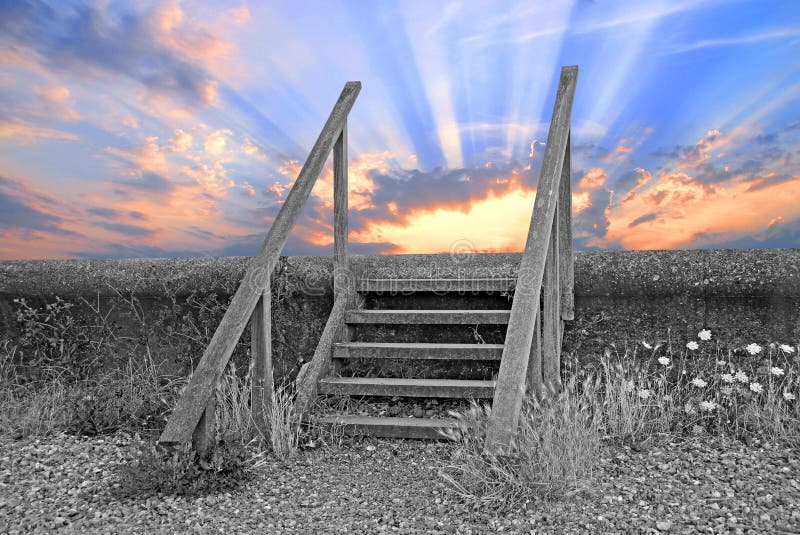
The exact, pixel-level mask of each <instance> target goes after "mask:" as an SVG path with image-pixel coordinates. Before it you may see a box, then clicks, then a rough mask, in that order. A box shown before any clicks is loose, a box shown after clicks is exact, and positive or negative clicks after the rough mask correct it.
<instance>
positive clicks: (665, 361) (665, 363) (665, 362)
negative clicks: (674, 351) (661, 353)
mask: <svg viewBox="0 0 800 535" xmlns="http://www.w3.org/2000/svg"><path fill="white" fill-rule="evenodd" d="M658 363H659V364H661V365H663V366H669V358H667V357H658Z"/></svg>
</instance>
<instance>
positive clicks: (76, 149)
mask: <svg viewBox="0 0 800 535" xmlns="http://www.w3.org/2000/svg"><path fill="white" fill-rule="evenodd" d="M565 65H578V67H579V75H578V84H577V89H576V93H575V101H574V106H573V112H572V196H573V234H574V239H575V247H576V248H578V249H601V250H619V249H696V248H753V247H800V2H795V1H782V2H776V1H768V0H754V1H744V0H741V1H740V0H725V1H714V0H705V1H697V0H669V1H666V0H665V1H658V0H653V1H648V2H641V1H639V0H633V1H625V0H619V1H610V0H605V1H604V0H595V1H591V0H575V1H551V0H548V1H546V2H545V1H534V0H526V1H519V2H517V1H505V0H486V1H463V2H459V1H441V2H439V1H437V2H430V1H427V0H425V1H416V0H405V1H400V0H397V1H384V0H379V1H374V2H372V1H369V2H368V1H337V0H330V1H327V0H326V1H324V2H322V1H314V2H308V1H297V0H292V1H286V2H281V1H275V2H256V1H236V2H231V3H228V2H215V1H205V2H201V1H194V0H183V1H180V0H171V1H166V2H153V1H137V2H108V1H99V2H95V3H83V2H72V1H68V0H58V1H53V2H37V1H25V0H0V259H38V258H48V259H49V258H131V257H175V256H196V255H217V256H219V255H222V256H227V255H251V254H254V253H255V252H256V251H257V250H258V248H259V246H260V244H261V242H262V240H263V239H264V236H265V235H266V232H267V230H268V229H269V226H270V224H271V222H272V221H273V219H274V217H275V216H276V214H277V213H278V210H279V209H280V207H281V204H282V203H283V201H284V199H285V198H286V194H287V193H288V191H289V190H290V189H291V187H292V184H293V182H294V180H295V178H296V177H297V173H298V172H299V169H300V167H301V166H302V163H303V162H304V161H305V158H306V157H307V155H308V152H309V150H310V148H311V146H312V145H313V143H314V141H315V140H316V138H317V136H318V135H319V132H320V130H321V128H322V125H323V124H324V122H325V120H326V118H327V116H328V114H329V113H330V110H331V108H332V106H333V104H334V103H335V101H336V99H337V97H338V95H339V93H340V92H341V90H342V87H343V85H344V83H345V82H347V81H349V80H359V81H361V82H362V85H363V87H362V90H361V93H360V95H359V97H358V99H357V101H356V103H355V105H354V107H353V110H352V112H351V114H350V117H349V119H348V135H349V161H350V171H349V175H350V212H349V216H350V251H351V252H352V253H357V254H375V253H381V254H393V253H435V252H448V251H453V250H454V249H458V250H459V251H460V252H463V250H464V249H465V248H466V249H467V250H474V251H482V252H491V251H521V250H522V249H523V247H524V241H525V236H526V234H527V230H528V225H529V222H530V217H531V210H532V208H533V199H534V197H535V194H536V185H537V182H538V178H539V173H540V171H541V162H542V155H543V153H544V148H545V143H544V142H545V140H546V139H547V131H548V127H549V121H550V117H551V114H552V107H553V99H554V96H555V88H556V86H557V83H558V76H559V71H560V68H561V67H562V66H565ZM330 166H331V161H330V160H329V162H328V164H327V165H326V167H325V169H324V170H323V172H322V174H321V175H320V178H319V181H318V183H317V184H316V186H315V187H314V190H313V192H312V194H311V197H310V198H309V201H308V203H307V205H306V208H305V209H304V211H303V212H302V214H301V215H300V217H299V219H298V221H297V224H296V226H295V229H294V231H293V232H292V235H291V236H290V238H289V240H288V242H287V244H286V247H285V249H284V253H285V254H290V255H310V254H330V253H331V251H332V242H333V232H332V189H333V188H332V171H331V167H330Z"/></svg>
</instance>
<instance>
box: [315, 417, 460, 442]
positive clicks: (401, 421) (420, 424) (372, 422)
mask: <svg viewBox="0 0 800 535" xmlns="http://www.w3.org/2000/svg"><path fill="white" fill-rule="evenodd" d="M317 422H318V423H320V424H323V425H331V426H341V427H342V430H343V431H344V432H345V433H346V434H348V435H368V436H373V437H392V438H418V439H427V440H437V439H443V438H444V437H442V435H441V434H439V430H440V429H442V430H444V429H453V428H456V427H458V420H455V419H452V418H442V419H432V418H396V417H375V416H350V415H341V416H340V415H334V416H324V417H322V418H320V419H318V420H317Z"/></svg>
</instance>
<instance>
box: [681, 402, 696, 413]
mask: <svg viewBox="0 0 800 535" xmlns="http://www.w3.org/2000/svg"><path fill="white" fill-rule="evenodd" d="M683 412H685V413H686V414H694V413H695V412H697V411H695V410H694V407H692V404H691V403H687V404H686V405H684V406H683Z"/></svg>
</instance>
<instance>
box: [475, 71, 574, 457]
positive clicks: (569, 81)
mask: <svg viewBox="0 0 800 535" xmlns="http://www.w3.org/2000/svg"><path fill="white" fill-rule="evenodd" d="M577 76H578V67H576V66H573V67H564V68H562V69H561V78H560V80H559V83H558V92H557V93H556V100H555V105H554V106H553V117H552V119H551V120H550V132H549V133H548V136H547V146H546V148H545V152H544V161H543V163H542V171H541V175H540V178H539V184H538V186H537V190H536V202H535V203H534V209H533V214H532V216H531V225H530V228H529V229H528V239H527V241H526V243H525V251H524V253H523V255H522V261H521V263H520V268H519V276H518V281H517V288H516V292H515V294H514V302H513V305H512V307H511V318H510V319H509V324H508V331H507V334H506V343H505V349H504V350H503V360H502V362H501V363H500V371H499V373H498V378H497V388H496V389H495V395H494V402H493V404H492V414H491V417H490V420H489V429H488V431H487V437H486V450H487V451H489V452H492V453H497V452H499V451H502V450H503V449H505V448H506V447H507V446H508V444H509V442H510V441H511V438H512V436H513V435H514V433H515V432H516V429H517V422H518V419H519V411H520V409H521V407H522V399H523V397H524V395H525V379H526V375H527V369H528V359H529V357H530V351H531V343H532V341H533V331H534V321H533V319H534V318H535V316H536V310H537V307H538V306H539V293H540V291H541V287H542V278H543V277H544V267H545V261H546V256H547V247H548V243H549V241H550V233H551V230H552V226H553V218H554V217H555V214H556V204H557V200H558V186H559V181H560V178H561V170H562V168H563V164H564V155H565V148H566V146H567V136H568V135H569V129H570V116H571V113H572V100H573V98H574V96H575V82H576V80H577Z"/></svg>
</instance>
